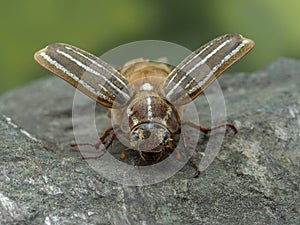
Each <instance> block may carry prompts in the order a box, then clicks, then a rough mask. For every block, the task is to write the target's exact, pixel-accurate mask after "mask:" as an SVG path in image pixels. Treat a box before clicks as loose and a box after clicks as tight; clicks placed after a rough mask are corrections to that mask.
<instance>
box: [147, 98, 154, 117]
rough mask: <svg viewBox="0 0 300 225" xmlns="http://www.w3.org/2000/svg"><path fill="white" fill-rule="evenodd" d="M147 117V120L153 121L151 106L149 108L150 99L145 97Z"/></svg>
mask: <svg viewBox="0 0 300 225" xmlns="http://www.w3.org/2000/svg"><path fill="white" fill-rule="evenodd" d="M147 112H148V113H147V115H148V120H150V121H151V120H153V113H152V106H151V97H147Z"/></svg>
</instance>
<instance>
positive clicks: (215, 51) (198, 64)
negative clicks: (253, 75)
mask: <svg viewBox="0 0 300 225" xmlns="http://www.w3.org/2000/svg"><path fill="white" fill-rule="evenodd" d="M230 41H231V40H230V39H229V40H226V41H224V42H223V43H222V44H221V45H219V46H218V47H217V48H215V49H214V50H213V51H212V52H211V53H210V54H208V55H207V56H206V57H204V58H203V59H202V60H201V61H200V62H198V63H197V64H196V65H195V66H194V67H192V68H191V69H190V70H189V71H187V72H186V73H185V75H184V76H183V77H182V78H181V79H180V80H179V81H178V82H177V83H176V84H175V85H174V87H173V88H172V89H171V90H170V91H169V93H168V94H167V97H168V96H170V95H171V94H172V93H173V92H174V91H175V90H176V89H177V88H178V86H179V85H180V84H181V83H182V82H183V80H185V79H186V78H187V77H188V76H189V74H190V73H191V72H193V71H194V70H195V69H197V68H198V67H199V66H201V65H203V64H204V63H206V62H207V60H208V59H210V58H211V57H212V56H213V55H215V54H216V53H217V52H218V51H219V50H221V49H222V48H223V47H224V46H225V45H226V44H227V43H228V42H230ZM206 78H207V76H206V77H205V78H204V79H206Z"/></svg>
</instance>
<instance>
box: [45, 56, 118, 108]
mask: <svg viewBox="0 0 300 225" xmlns="http://www.w3.org/2000/svg"><path fill="white" fill-rule="evenodd" d="M40 55H41V56H42V57H43V58H44V59H45V60H46V61H47V62H48V63H50V64H51V65H53V66H55V68H56V69H58V70H60V71H62V72H63V73H64V74H66V75H68V76H69V77H70V78H72V79H73V80H75V81H76V82H78V83H80V84H81V85H82V86H84V87H85V88H86V89H87V90H89V91H90V92H91V93H93V94H94V95H96V96H98V97H100V98H102V99H104V100H106V101H108V102H110V103H113V102H112V100H111V99H110V98H108V97H107V96H106V95H104V94H102V93H101V92H99V91H96V90H95V89H94V88H93V87H91V86H90V85H88V84H87V83H86V82H84V81H83V80H80V79H79V78H78V77H77V76H76V75H75V74H73V73H71V72H70V71H69V70H67V69H66V68H65V67H64V66H63V65H61V64H59V63H58V62H57V61H55V60H54V59H52V58H51V57H50V56H49V55H47V54H46V53H45V52H41V53H40Z"/></svg>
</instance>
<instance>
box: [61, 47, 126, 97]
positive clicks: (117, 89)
mask: <svg viewBox="0 0 300 225" xmlns="http://www.w3.org/2000/svg"><path fill="white" fill-rule="evenodd" d="M56 52H57V53H58V54H61V55H63V56H65V57H66V58H68V59H70V60H71V61H73V62H74V63H76V64H77V65H78V66H80V67H81V68H83V69H84V70H86V71H88V72H90V73H93V74H95V75H96V76H100V77H102V79H103V80H104V81H105V82H107V83H108V84H109V85H110V86H111V87H113V89H115V90H116V91H117V92H118V93H121V94H122V95H123V96H125V98H126V99H129V96H128V95H127V94H126V93H125V92H123V91H122V90H121V89H120V88H118V87H117V86H115V85H114V83H112V82H111V81H110V80H109V79H107V78H106V77H105V76H103V75H102V74H100V73H98V72H97V71H95V70H93V69H92V68H91V67H89V66H87V65H85V64H83V63H82V62H80V61H79V60H77V59H75V58H73V57H72V56H71V55H69V54H67V53H66V52H64V51H61V50H59V49H57V50H56ZM110 74H111V73H110ZM97 85H98V86H99V87H100V88H102V89H104V90H105V91H106V92H107V93H110V92H109V91H108V90H107V89H106V88H105V87H104V86H103V85H101V84H97ZM110 94H111V95H112V96H114V95H113V94H112V93H110ZM114 97H115V96H114Z"/></svg>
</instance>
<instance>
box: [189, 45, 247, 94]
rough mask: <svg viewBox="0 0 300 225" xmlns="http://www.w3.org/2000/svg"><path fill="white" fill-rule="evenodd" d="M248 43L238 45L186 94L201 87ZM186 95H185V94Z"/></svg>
mask: <svg viewBox="0 0 300 225" xmlns="http://www.w3.org/2000/svg"><path fill="white" fill-rule="evenodd" d="M248 43H249V40H248V39H244V40H243V41H242V42H241V44H240V45H238V46H237V47H236V48H235V49H233V50H232V51H231V52H230V53H229V54H228V55H226V56H225V57H224V58H223V59H222V61H221V62H220V63H219V64H217V65H215V66H214V68H213V69H212V70H211V71H210V72H209V73H208V74H207V75H206V76H205V78H204V79H203V80H201V81H200V82H199V83H198V84H197V85H196V86H194V87H193V88H192V89H190V90H189V91H188V94H192V93H193V92H194V91H196V90H197V89H199V88H200V87H202V86H203V85H204V84H205V83H206V82H207V81H208V80H209V79H210V77H211V76H213V75H214V73H215V72H216V71H217V70H218V69H219V68H220V67H221V66H222V65H223V64H224V63H225V62H227V61H228V60H229V59H230V58H231V57H232V56H234V55H236V54H237V53H238V52H239V51H240V50H241V48H243V47H244V46H245V45H246V44H248ZM186 95H187V94H186Z"/></svg>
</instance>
